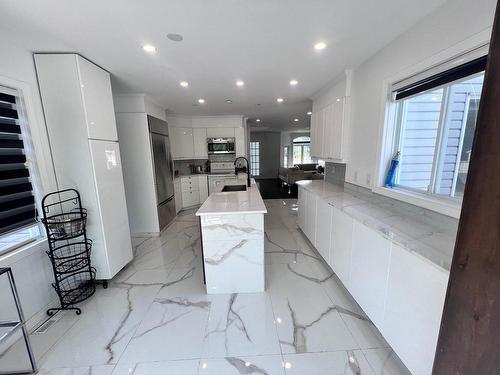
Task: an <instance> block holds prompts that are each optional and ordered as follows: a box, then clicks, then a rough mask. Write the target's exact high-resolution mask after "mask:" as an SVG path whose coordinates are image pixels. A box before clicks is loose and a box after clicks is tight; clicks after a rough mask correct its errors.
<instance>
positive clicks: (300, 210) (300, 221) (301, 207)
mask: <svg viewBox="0 0 500 375" xmlns="http://www.w3.org/2000/svg"><path fill="white" fill-rule="evenodd" d="M306 197H307V191H306V190H305V189H304V188H303V187H302V186H299V191H298V199H297V206H298V207H297V225H298V226H299V228H300V229H302V232H304V233H305V231H306V228H305V223H306V220H305V217H306Z"/></svg>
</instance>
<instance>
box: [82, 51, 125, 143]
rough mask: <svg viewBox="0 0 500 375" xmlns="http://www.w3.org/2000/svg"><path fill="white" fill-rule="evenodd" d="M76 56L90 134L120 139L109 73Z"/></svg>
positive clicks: (101, 138)
mask: <svg viewBox="0 0 500 375" xmlns="http://www.w3.org/2000/svg"><path fill="white" fill-rule="evenodd" d="M75 56H76V63H77V66H78V74H79V78H80V87H81V91H82V97H83V105H84V107H85V120H86V122H87V128H88V136H89V138H91V139H98V140H110V141H116V140H118V135H117V133H116V120H115V112H114V107H113V95H112V92H111V80H110V76H109V73H108V72H106V71H105V70H103V69H101V68H99V67H98V66H97V65H95V64H92V63H91V62H90V61H88V60H86V59H84V58H83V57H81V56H78V55H75Z"/></svg>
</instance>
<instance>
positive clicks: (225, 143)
mask: <svg viewBox="0 0 500 375" xmlns="http://www.w3.org/2000/svg"><path fill="white" fill-rule="evenodd" d="M234 143H235V138H207V146H208V154H209V155H213V154H235V153H236V149H235V147H234Z"/></svg>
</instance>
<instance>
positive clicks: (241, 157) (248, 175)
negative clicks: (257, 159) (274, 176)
mask: <svg viewBox="0 0 500 375" xmlns="http://www.w3.org/2000/svg"><path fill="white" fill-rule="evenodd" d="M239 159H244V160H245V162H246V163H247V186H248V187H250V163H249V162H248V159H247V158H246V157H244V156H238V157H237V158H236V159H235V160H234V167H235V168H234V172H235V173H236V175H238V173H239V171H238V170H237V169H236V162H237V161H238V160H239Z"/></svg>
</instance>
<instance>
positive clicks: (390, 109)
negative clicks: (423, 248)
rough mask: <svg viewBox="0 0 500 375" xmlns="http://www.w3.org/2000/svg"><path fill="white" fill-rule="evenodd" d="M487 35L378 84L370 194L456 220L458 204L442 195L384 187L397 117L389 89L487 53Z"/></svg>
mask: <svg viewBox="0 0 500 375" xmlns="http://www.w3.org/2000/svg"><path fill="white" fill-rule="evenodd" d="M488 50H489V34H488V33H484V34H482V35H479V36H478V38H476V39H471V40H467V41H464V43H461V44H458V45H455V46H453V47H450V48H448V49H446V50H443V51H441V52H439V53H438V54H436V55H433V56H430V57H428V58H426V59H424V60H422V61H420V62H419V63H417V64H414V65H411V66H409V67H407V68H405V69H402V70H401V71H398V72H397V73H395V74H393V75H389V76H386V77H385V78H383V79H382V81H381V96H380V105H381V107H382V108H383V110H382V111H381V114H380V119H379V131H378V142H377V158H376V165H375V169H374V176H375V178H374V179H373V181H374V183H373V185H371V186H367V187H368V188H371V190H372V191H373V192H374V193H377V194H380V195H383V196H386V197H389V198H393V199H396V200H399V201H402V202H406V203H409V204H412V205H415V206H418V207H423V208H425V209H428V210H431V211H434V212H438V213H440V214H443V215H446V216H450V217H453V218H457V219H458V218H459V217H460V211H461V203H460V202H457V200H456V199H453V198H449V197H446V196H431V195H428V194H425V193H422V192H421V191H419V192H416V191H411V190H408V189H400V188H398V187H394V188H388V187H385V179H386V176H387V168H388V165H389V163H390V161H391V159H392V157H393V156H394V154H393V153H392V151H393V149H394V143H395V141H396V139H395V136H396V132H395V124H396V122H395V118H396V116H397V111H396V107H397V106H396V105H395V103H394V100H393V88H394V86H395V85H397V84H399V83H401V82H403V81H406V80H410V79H414V80H415V79H416V78H415V77H421V76H422V75H425V74H428V75H430V74H432V72H435V71H436V70H442V71H444V70H447V69H448V68H449V67H453V66H455V65H457V64H462V63H463V62H467V61H470V60H472V59H474V58H477V57H481V56H484V55H487V54H488Z"/></svg>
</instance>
